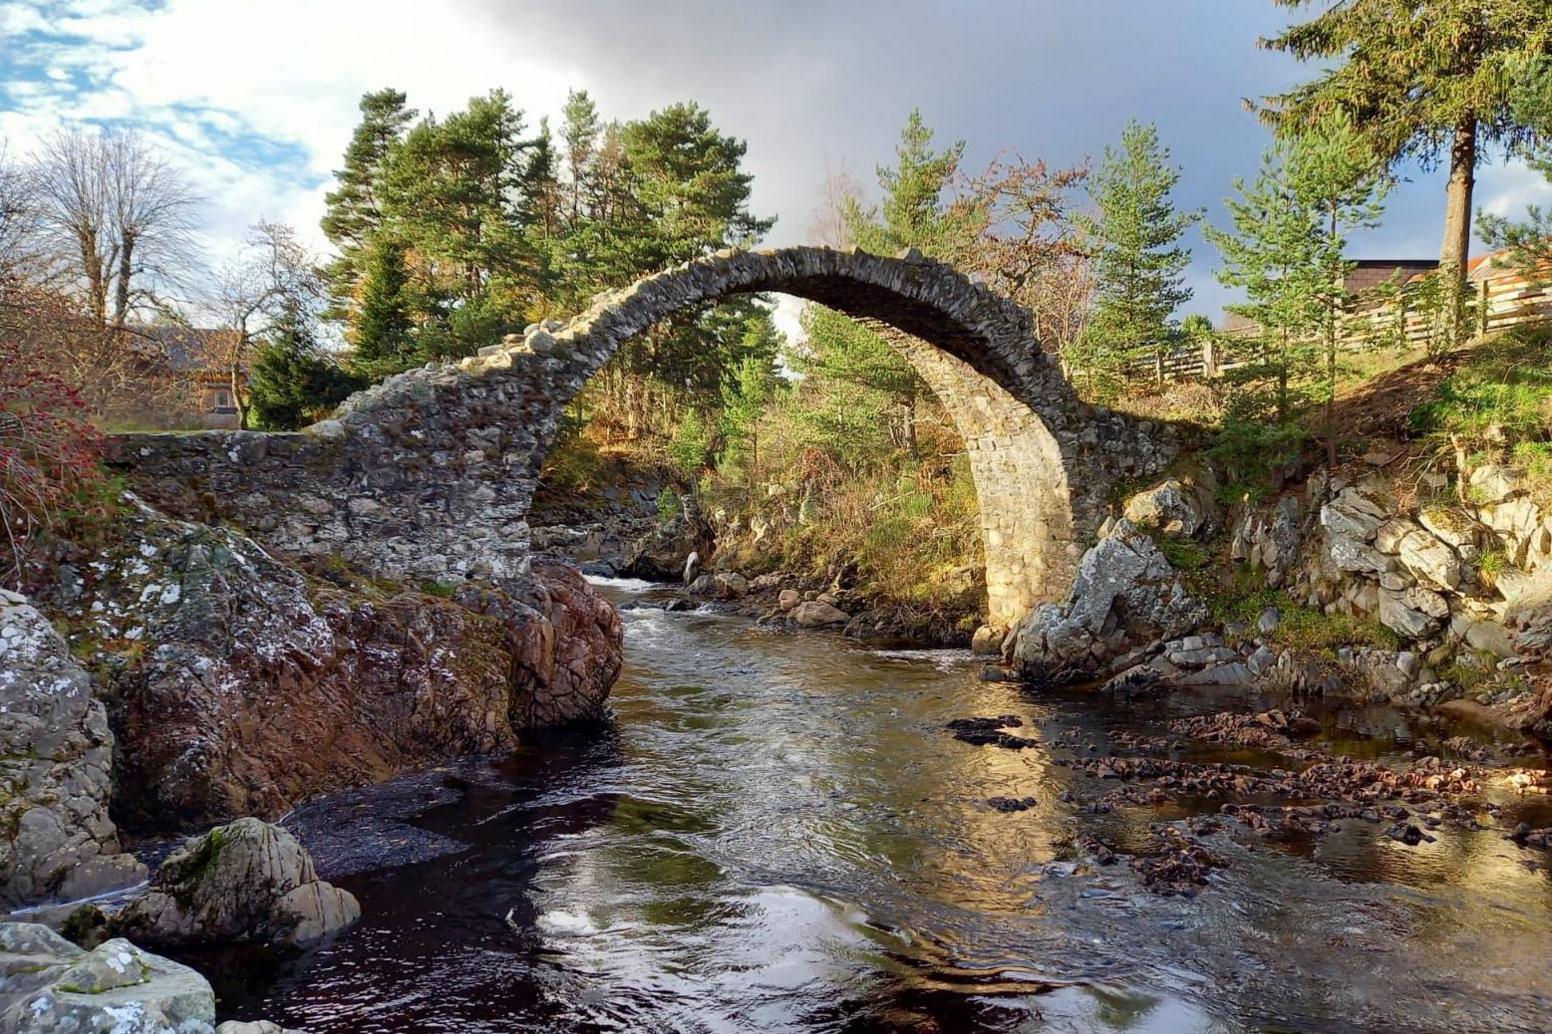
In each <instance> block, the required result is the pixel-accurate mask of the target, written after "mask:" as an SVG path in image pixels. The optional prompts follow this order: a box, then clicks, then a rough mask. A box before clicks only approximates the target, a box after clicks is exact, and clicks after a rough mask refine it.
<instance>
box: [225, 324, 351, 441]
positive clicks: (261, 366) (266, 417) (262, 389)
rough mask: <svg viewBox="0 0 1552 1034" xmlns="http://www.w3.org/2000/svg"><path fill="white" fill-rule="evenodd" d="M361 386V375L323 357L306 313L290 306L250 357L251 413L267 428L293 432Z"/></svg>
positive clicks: (321, 414) (259, 423)
mask: <svg viewBox="0 0 1552 1034" xmlns="http://www.w3.org/2000/svg"><path fill="white" fill-rule="evenodd" d="M365 386H366V380H365V378H362V377H358V376H354V375H352V374H351V373H349V372H348V371H345V370H342V369H340V367H339V366H338V365H337V364H336V363H334V362H331V361H330V360H329V359H328V358H326V357H325V356H324V354H323V351H322V349H320V348H319V347H318V345H317V343H316V341H315V340H314V338H313V334H312V330H311V328H310V327H309V326H308V323H307V319H306V316H305V314H304V313H303V312H302V311H301V310H299V309H295V308H293V309H290V310H288V311H287V312H286V313H285V314H283V315H282V317H281V318H280V319H279V320H277V321H276V323H275V325H274V326H273V327H272V328H271V330H270V334H269V340H268V341H267V342H266V343H265V344H264V345H263V346H262V347H261V348H260V349H259V353H258V356H257V358H256V359H255V360H254V364H253V373H252V379H251V386H250V389H249V390H250V392H251V400H252V407H253V408H252V410H251V416H252V418H253V420H254V421H255V423H256V424H257V425H258V426H259V427H260V428H263V429H265V430H270V431H294V430H296V429H297V428H299V427H303V426H305V425H306V424H308V423H311V422H312V421H314V420H317V419H319V418H321V417H322V416H323V415H324V414H326V413H328V412H329V411H330V410H332V409H333V408H334V407H335V406H337V405H339V404H340V403H341V402H343V401H345V399H346V397H348V396H349V395H350V393H351V392H354V391H359V390H361V389H362V388H363V387H365Z"/></svg>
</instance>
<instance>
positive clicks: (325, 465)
mask: <svg viewBox="0 0 1552 1034" xmlns="http://www.w3.org/2000/svg"><path fill="white" fill-rule="evenodd" d="M767 291H769V292H782V293H786V294H791V295H795V296H797V297H799V298H804V299H808V300H810V301H814V302H819V303H821V304H824V305H827V306H830V307H832V308H835V309H837V310H839V311H841V312H843V313H845V314H847V315H849V316H852V317H854V318H857V319H860V320H863V321H866V322H868V323H869V324H871V325H873V326H875V327H876V328H877V329H879V330H881V331H882V332H883V333H884V334H885V336H886V338H887V339H888V340H889V341H890V342H891V344H892V345H893V346H894V347H895V348H897V349H898V350H899V351H900V352H901V354H903V355H904V356H905V358H906V359H907V360H909V361H910V363H911V365H912V366H913V367H915V369H916V370H917V371H918V372H919V373H920V374H921V376H922V378H923V380H924V381H925V382H926V383H927V385H928V386H929V387H930V388H931V389H932V390H933V391H934V392H935V393H936V394H937V396H938V398H939V399H940V400H941V401H942V403H943V405H944V407H945V408H946V409H947V411H948V412H949V414H950V415H951V417H952V418H953V420H954V422H955V424H956V425H957V427H958V429H959V432H960V433H961V434H962V435H963V436H964V440H965V444H966V446H967V448H968V451H969V456H970V466H971V471H972V473H973V475H974V478H975V483H976V491H977V494H978V495H979V498H980V511H981V522H982V529H983V539H984V543H985V554H986V576H987V593H988V616H989V620H990V622H991V623H992V624H993V625H996V626H1000V627H1009V626H1011V625H1012V624H1013V623H1014V622H1015V621H1017V619H1019V618H1020V617H1021V616H1022V615H1023V614H1024V613H1026V612H1027V611H1029V610H1030V609H1031V608H1032V607H1033V606H1035V605H1036V604H1038V603H1040V602H1044V601H1047V600H1052V599H1060V598H1061V597H1063V596H1064V595H1065V594H1066V593H1067V591H1068V589H1069V588H1070V586H1071V583H1072V577H1073V574H1074V571H1075V567H1076V564H1077V559H1078V557H1079V555H1080V554H1081V552H1082V550H1083V548H1084V546H1085V544H1086V543H1087V541H1088V540H1090V539H1091V538H1092V536H1093V534H1094V532H1095V530H1096V529H1097V527H1098V525H1099V524H1100V522H1101V521H1102V519H1103V517H1104V514H1105V511H1106V509H1107V503H1108V499H1109V496H1110V493H1111V490H1112V488H1113V486H1115V485H1116V484H1117V483H1119V482H1122V481H1124V480H1129V479H1132V478H1136V477H1140V476H1143V475H1146V474H1151V473H1154V472H1156V471H1157V470H1158V469H1160V468H1161V467H1162V466H1163V465H1164V464H1165V463H1167V462H1168V460H1169V459H1170V458H1171V457H1172V455H1173V452H1174V445H1173V443H1172V441H1171V440H1170V437H1169V435H1168V434H1167V433H1166V432H1165V431H1164V430H1163V429H1161V428H1160V427H1158V426H1157V425H1153V424H1149V423H1147V422H1140V421H1135V420H1132V419H1128V418H1125V417H1122V416H1120V415H1118V414H1114V413H1107V412H1104V411H1099V410H1096V409H1094V408H1092V407H1089V406H1087V405H1085V404H1084V403H1082V402H1081V401H1080V400H1079V399H1078V398H1077V396H1076V395H1075V394H1074V392H1073V390H1072V388H1071V386H1070V385H1069V384H1068V383H1067V381H1066V380H1065V378H1064V377H1063V376H1062V374H1061V371H1060V370H1059V369H1058V368H1057V367H1056V366H1055V364H1053V363H1052V362H1051V361H1050V360H1049V359H1048V358H1047V357H1046V355H1045V354H1044V352H1043V351H1042V350H1041V348H1040V346H1039V343H1038V342H1037V341H1036V339H1035V336H1034V333H1033V327H1032V320H1031V317H1030V315H1029V313H1028V312H1027V311H1026V310H1024V309H1023V308H1021V307H1020V306H1018V305H1016V304H1015V303H1013V302H1011V301H1009V300H1008V299H1006V298H1004V297H1002V296H1000V295H998V294H996V293H994V292H992V291H990V290H988V289H986V288H985V287H982V286H980V285H978V284H976V283H974V282H973V281H971V280H970V279H969V278H967V277H966V276H964V275H963V274H961V273H959V272H957V271H956V270H954V269H953V268H951V267H949V266H947V265H944V264H942V263H939V262H935V261H932V260H929V259H924V258H922V257H920V256H919V255H918V254H916V253H914V252H911V253H908V254H907V255H905V256H902V257H899V258H884V257H880V256H876V255H870V254H866V253H863V252H861V251H849V252H848V251H835V250H832V249H829V248H813V247H795V248H784V249H778V250H770V251H732V250H730V251H726V252H721V253H718V254H716V255H714V256H711V257H709V258H705V259H702V260H698V261H694V262H690V263H687V264H685V265H681V266H679V267H677V268H674V269H670V270H668V271H666V272H663V273H659V274H657V275H654V276H650V277H647V278H645V279H643V280H640V281H638V282H637V283H635V284H633V285H631V286H630V287H627V288H625V289H623V290H618V291H611V292H606V293H603V294H600V295H598V296H597V297H596V298H594V300H593V302H592V305H591V306H590V307H589V308H588V309H587V311H585V312H583V313H582V314H581V315H579V316H577V317H576V318H575V319H572V320H571V321H570V322H568V323H556V322H549V323H546V324H545V325H544V326H542V327H531V328H529V330H528V332H527V333H526V334H525V335H523V336H522V337H521V338H518V337H517V336H513V337H511V338H509V339H507V342H506V343H504V344H502V345H497V346H492V347H489V348H485V349H482V350H481V352H480V354H479V355H478V356H476V357H472V358H469V359H465V360H463V361H462V362H460V363H458V364H456V365H452V364H446V365H429V366H426V367H425V368H422V369H416V370H412V371H409V372H406V373H403V374H400V375H398V376H395V377H392V378H390V379H389V380H387V381H385V382H384V383H382V384H381V385H378V386H377V387H375V388H372V389H371V390H369V391H366V392H362V393H360V394H358V395H356V396H353V397H352V398H351V399H350V400H348V401H347V402H346V403H345V404H344V405H343V406H342V407H341V408H340V409H339V411H338V412H337V413H336V414H335V415H334V416H333V417H332V418H331V419H328V420H325V421H322V422H320V423H318V424H315V425H313V426H312V427H309V428H307V429H306V430H304V431H302V432H300V433H296V434H272V433H264V432H252V431H209V432H203V433H199V434H193V435H126V436H123V437H122V438H121V439H120V440H119V443H118V458H119V462H120V463H121V464H123V465H125V466H127V467H128V468H130V470H131V471H132V480H133V481H134V482H135V484H136V485H137V486H138V487H139V488H140V489H141V491H142V492H143V493H144V494H146V495H147V497H148V498H150V499H151V500H152V501H154V502H157V503H158V504H160V505H164V506H167V507H168V508H169V509H172V510H173V511H174V512H177V513H180V514H181V515H183V516H189V517H201V518H211V517H216V518H221V519H227V520H231V521H234V522H235V523H237V524H239V525H240V526H242V527H244V528H245V529H247V530H248V531H250V532H251V533H253V534H254V535H255V536H256V537H258V538H259V539H260V540H262V541H265V542H266V543H268V544H270V545H273V546H275V547H277V548H279V549H281V550H283V551H289V552H296V553H304V554H305V553H310V554H315V555H336V554H337V555H340V556H342V557H343V558H344V559H346V560H347V561H349V562H351V563H352V564H353V565H355V566H357V567H360V568H362V569H364V570H366V571H369V572H373V573H378V574H382V575H384V576H390V577H400V578H415V579H434V580H441V581H446V580H449V579H454V578H461V577H466V576H476V575H479V576H491V577H495V578H502V577H513V576H517V575H520V574H523V573H525V572H526V570H527V565H528V559H529V534H528V523H527V517H528V512H529V505H530V503H531V502H532V500H533V496H534V491H535V488H536V486H537V483H538V476H539V473H540V469H541V466H542V464H543V462H544V459H545V456H546V453H547V452H548V451H549V449H550V446H551V444H552V443H553V441H554V439H555V435H556V432H557V429H558V427H559V425H560V421H561V417H562V414H563V412H564V410H565V408H566V405H567V403H568V402H569V401H570V400H571V399H572V397H573V396H574V395H575V394H576V393H577V391H578V390H580V389H581V387H582V385H583V384H584V383H585V382H586V381H587V379H588V378H589V377H591V376H592V375H593V374H594V373H595V372H597V371H598V369H599V368H600V367H602V366H603V364H604V363H605V362H607V361H608V360H609V358H610V357H611V356H612V355H613V354H614V352H615V350H616V349H617V348H618V347H619V346H620V345H621V343H622V342H624V341H625V340H627V339H628V338H630V337H631V336H632V335H635V334H639V333H641V332H642V331H645V330H646V329H647V328H648V327H650V326H652V325H653V324H655V323H657V322H658V321H660V320H662V319H664V318H666V317H668V316H670V315H672V314H673V313H675V312H678V311H680V310H684V309H690V308H694V307H698V306H703V305H707V304H709V303H713V302H715V301H717V300H718V299H720V298H723V297H726V296H729V295H734V294H739V293H747V292H767Z"/></svg>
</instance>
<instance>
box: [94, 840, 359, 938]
mask: <svg viewBox="0 0 1552 1034" xmlns="http://www.w3.org/2000/svg"><path fill="white" fill-rule="evenodd" d="M360 917H361V907H360V905H358V904H357V903H356V899H355V897H354V896H352V895H351V894H350V892H349V891H344V890H340V889H339V888H338V887H335V886H333V885H332V884H329V883H326V882H325V881H323V880H320V879H318V871H317V869H316V868H314V866H313V860H312V856H311V855H309V854H308V853H307V850H306V849H305V848H304V847H302V845H301V843H299V842H298V841H297V839H296V838H295V837H294V836H292V835H291V833H290V832H289V831H287V830H285V829H282V828H281V827H279V826H272V825H269V824H268V823H265V822H261V821H259V820H258V819H254V818H246V819H239V820H237V821H236V822H233V823H230V824H228V825H226V826H218V827H217V828H215V829H212V830H210V831H209V832H208V833H205V834H204V835H202V836H197V837H191V838H190V839H188V840H186V841H185V842H184V844H183V846H182V847H180V848H178V850H176V851H174V852H173V853H172V854H171V855H168V857H167V860H166V861H164V862H163V863H162V864H161V867H160V868H158V869H157V870H156V875H155V876H153V877H152V879H151V887H150V890H149V891H147V893H146V895H145V896H144V897H142V898H140V899H139V900H137V901H135V902H134V903H133V904H131V905H130V906H129V907H128V908H127V909H125V910H124V912H123V913H122V914H121V915H120V916H119V918H118V920H117V924H116V925H117V928H118V929H119V931H120V932H122V933H124V934H125V935H127V936H129V937H132V938H134V939H135V940H136V941H139V942H141V943H143V944H149V945H153V946H157V947H182V946H186V945H193V944H212V943H217V944H227V943H234V942H243V943H259V944H307V943H309V942H312V941H316V940H318V939H319V938H321V937H326V936H328V935H330V934H333V933H337V932H339V931H340V930H343V929H344V928H345V927H347V926H349V925H350V924H352V923H354V922H355V921H356V920H357V919H359V918H360Z"/></svg>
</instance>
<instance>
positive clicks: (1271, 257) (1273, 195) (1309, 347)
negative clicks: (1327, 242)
mask: <svg viewBox="0 0 1552 1034" xmlns="http://www.w3.org/2000/svg"><path fill="white" fill-rule="evenodd" d="M1293 149H1294V145H1293V144H1290V143H1287V142H1283V141H1279V142H1277V143H1274V144H1273V146H1272V147H1271V149H1270V150H1269V151H1268V152H1267V153H1266V155H1265V156H1264V157H1263V158H1262V162H1261V171H1260V174H1259V175H1258V176H1257V177H1256V179H1255V181H1254V182H1253V183H1250V184H1246V183H1245V182H1244V181H1243V180H1238V179H1237V180H1235V181H1234V189H1235V191H1236V192H1237V193H1238V195H1239V196H1238V197H1231V198H1228V199H1226V200H1225V202H1224V204H1225V207H1227V208H1228V210H1229V218H1230V220H1231V222H1232V223H1233V227H1234V229H1233V231H1232V232H1225V231H1221V230H1217V229H1214V228H1212V227H1208V228H1206V230H1205V233H1206V236H1207V239H1208V240H1209V241H1211V242H1212V243H1213V244H1215V245H1216V246H1217V248H1218V250H1219V252H1220V253H1221V255H1222V257H1223V265H1222V266H1221V267H1220V268H1219V269H1218V274H1217V275H1218V279H1219V281H1220V282H1222V283H1223V284H1224V285H1225V286H1227V287H1234V288H1239V289H1241V290H1243V291H1244V292H1245V296H1246V301H1244V302H1242V303H1239V304H1235V305H1231V306H1229V309H1230V311H1232V312H1235V313H1238V314H1240V315H1242V316H1244V317H1246V318H1247V319H1249V320H1250V321H1251V322H1252V323H1253V324H1254V325H1255V327H1256V337H1257V348H1256V356H1255V359H1254V360H1253V361H1252V362H1251V363H1250V364H1248V365H1247V366H1245V367H1243V368H1241V369H1240V370H1238V371H1236V373H1235V380H1236V388H1237V389H1238V390H1237V392H1236V395H1237V398H1236V403H1237V405H1236V412H1235V414H1234V415H1235V418H1237V419H1240V420H1255V421H1259V420H1264V419H1271V420H1274V421H1276V422H1278V423H1286V422H1288V421H1290V420H1292V419H1293V418H1294V417H1295V416H1296V415H1297V414H1298V413H1299V412H1301V411H1302V410H1303V408H1304V404H1305V402H1306V401H1307V396H1306V389H1307V386H1308V382H1309V380H1310V376H1311V372H1312V367H1313V365H1314V363H1315V360H1316V355H1317V353H1316V349H1315V336H1316V334H1317V333H1318V328H1319V325H1320V316H1321V309H1320V300H1319V299H1320V291H1321V282H1320V279H1321V276H1322V270H1321V264H1320V243H1321V237H1320V221H1319V220H1320V213H1319V211H1318V210H1317V209H1316V207H1315V204H1314V203H1313V201H1312V199H1310V198H1307V197H1305V196H1303V195H1302V194H1301V193H1300V191H1299V188H1298V184H1297V182H1296V180H1297V172H1296V170H1295V168H1294V165H1295V158H1294V156H1293V154H1292V151H1293Z"/></svg>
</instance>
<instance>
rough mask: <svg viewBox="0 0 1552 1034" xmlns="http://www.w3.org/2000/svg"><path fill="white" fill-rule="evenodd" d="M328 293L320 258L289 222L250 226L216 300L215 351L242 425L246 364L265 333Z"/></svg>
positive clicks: (223, 275) (314, 307) (225, 272)
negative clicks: (227, 381) (240, 252)
mask: <svg viewBox="0 0 1552 1034" xmlns="http://www.w3.org/2000/svg"><path fill="white" fill-rule="evenodd" d="M325 296H326V287H325V284H324V281H323V277H322V275H321V273H320V272H319V269H318V263H317V259H316V257H315V256H314V255H312V254H311V253H309V252H308V250H307V248H306V247H305V246H304V245H303V244H302V243H301V242H300V241H298V240H297V238H296V231H295V230H293V229H292V228H291V227H289V226H286V225H285V224H283V223H272V222H265V221H262V220H261V221H260V222H257V223H255V224H254V225H253V226H252V227H250V232H249V236H248V239H247V241H246V242H244V246H243V252H242V254H241V255H240V256H239V257H238V259H237V261H236V262H234V263H233V264H232V265H230V266H228V267H227V268H226V269H225V270H223V271H222V273H221V276H220V282H219V285H218V287H217V290H216V297H215V299H214V305H215V308H216V310H217V312H218V313H219V315H220V319H221V328H220V329H221V333H220V334H219V335H217V337H216V338H215V340H214V341H213V342H212V347H214V348H215V349H216V354H215V355H214V356H211V358H212V359H213V360H215V362H217V363H219V365H220V367H221V369H223V370H225V371H226V373H227V376H228V378H229V380H230V383H231V387H232V402H233V404H234V405H235V406H236V407H237V412H238V417H239V421H240V425H241V426H243V427H246V426H247V425H248V408H249V400H248V388H247V378H246V370H247V367H248V364H249V363H250V361H251V360H252V358H253V353H254V351H255V350H256V348H257V346H258V341H259V339H260V338H261V337H262V336H263V334H264V333H265V332H266V331H267V330H268V329H269V328H270V327H271V325H272V324H273V323H274V322H275V321H276V320H278V319H280V318H281V317H282V316H285V315H288V314H289V315H293V316H294V315H296V314H298V313H308V314H313V313H316V311H317V309H318V307H319V306H321V305H322V303H323V301H324V299H325Z"/></svg>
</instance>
